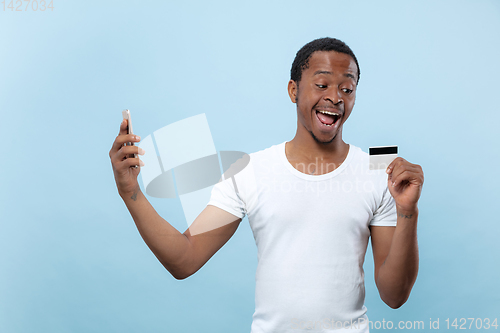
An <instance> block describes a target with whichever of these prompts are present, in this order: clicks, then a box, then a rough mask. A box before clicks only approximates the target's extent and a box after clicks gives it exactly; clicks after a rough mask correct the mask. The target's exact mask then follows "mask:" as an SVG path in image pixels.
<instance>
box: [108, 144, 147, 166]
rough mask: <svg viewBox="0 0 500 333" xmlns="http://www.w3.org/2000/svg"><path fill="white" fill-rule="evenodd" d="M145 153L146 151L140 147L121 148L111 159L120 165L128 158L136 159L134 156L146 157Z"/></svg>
mask: <svg viewBox="0 0 500 333" xmlns="http://www.w3.org/2000/svg"><path fill="white" fill-rule="evenodd" d="M145 153H146V151H145V150H144V149H142V148H141V147H139V146H121V147H120V149H119V150H118V151H117V152H116V153H115V154H114V155H113V157H112V158H111V159H112V161H114V162H115V163H118V162H120V161H123V160H124V159H127V158H134V157H135V156H134V154H138V155H144V154H145Z"/></svg>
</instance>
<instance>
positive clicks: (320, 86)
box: [316, 84, 326, 89]
mask: <svg viewBox="0 0 500 333" xmlns="http://www.w3.org/2000/svg"><path fill="white" fill-rule="evenodd" d="M316 87H318V88H320V89H325V88H326V85H325V84H317V85H316Z"/></svg>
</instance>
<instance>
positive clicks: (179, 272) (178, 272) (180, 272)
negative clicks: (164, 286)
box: [165, 266, 194, 280]
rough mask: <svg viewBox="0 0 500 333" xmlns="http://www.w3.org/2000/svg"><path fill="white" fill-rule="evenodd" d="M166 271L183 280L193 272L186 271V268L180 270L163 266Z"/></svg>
mask: <svg viewBox="0 0 500 333" xmlns="http://www.w3.org/2000/svg"><path fill="white" fill-rule="evenodd" d="M165 268H166V269H167V271H168V272H169V273H170V274H171V275H172V276H173V277H174V279H176V280H185V279H187V278H188V277H190V276H191V275H193V274H194V272H188V271H187V270H182V269H169V268H168V267H166V266H165Z"/></svg>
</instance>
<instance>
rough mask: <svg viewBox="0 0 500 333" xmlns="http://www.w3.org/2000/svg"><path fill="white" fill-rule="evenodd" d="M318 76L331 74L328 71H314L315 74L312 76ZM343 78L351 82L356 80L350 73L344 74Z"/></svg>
mask: <svg viewBox="0 0 500 333" xmlns="http://www.w3.org/2000/svg"><path fill="white" fill-rule="evenodd" d="M319 74H330V75H332V74H333V73H332V72H330V71H316V72H314V75H319ZM344 76H345V77H348V78H351V79H353V80H356V78H355V77H354V75H352V74H351V73H345V74H344Z"/></svg>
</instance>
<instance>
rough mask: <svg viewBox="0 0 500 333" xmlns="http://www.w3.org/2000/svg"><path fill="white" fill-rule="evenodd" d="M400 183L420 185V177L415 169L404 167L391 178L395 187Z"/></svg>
mask: <svg viewBox="0 0 500 333" xmlns="http://www.w3.org/2000/svg"><path fill="white" fill-rule="evenodd" d="M402 183H409V184H414V185H422V177H421V174H420V173H419V172H417V171H416V170H411V169H406V170H404V171H403V172H401V173H399V174H398V175H397V176H393V178H392V186H393V187H397V186H399V185H400V184H402Z"/></svg>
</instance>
